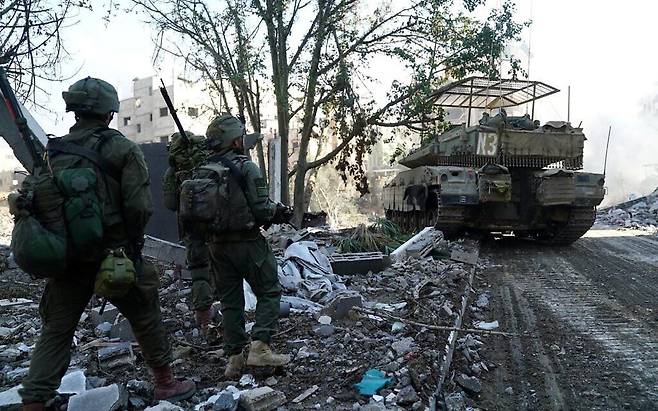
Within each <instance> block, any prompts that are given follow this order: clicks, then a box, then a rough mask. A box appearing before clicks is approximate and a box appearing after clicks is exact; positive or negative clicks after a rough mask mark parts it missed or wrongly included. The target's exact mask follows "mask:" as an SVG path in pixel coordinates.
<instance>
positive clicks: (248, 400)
mask: <svg viewBox="0 0 658 411" xmlns="http://www.w3.org/2000/svg"><path fill="white" fill-rule="evenodd" d="M285 403H286V396H285V395H284V394H283V393H282V392H281V391H276V390H273V389H272V388H270V387H258V388H254V389H253V390H249V391H245V392H243V393H242V394H241V395H240V405H241V406H242V407H243V408H244V409H245V410H246V411H270V410H274V409H276V408H277V407H279V406H281V405H283V404H285Z"/></svg>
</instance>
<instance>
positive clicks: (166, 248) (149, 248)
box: [142, 235, 185, 267]
mask: <svg viewBox="0 0 658 411" xmlns="http://www.w3.org/2000/svg"><path fill="white" fill-rule="evenodd" d="M142 253H143V254H144V255H145V256H147V257H150V258H152V259H154V260H156V261H160V262H163V263H167V264H174V265H176V266H178V267H184V266H185V247H183V246H182V245H180V244H176V243H172V242H169V241H165V240H161V239H159V238H156V237H151V236H148V235H146V236H144V248H143V250H142Z"/></svg>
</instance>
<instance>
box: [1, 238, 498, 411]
mask: <svg viewBox="0 0 658 411" xmlns="http://www.w3.org/2000/svg"><path fill="white" fill-rule="evenodd" d="M344 238H345V235H344V234H343V233H339V232H331V233H330V232H327V231H322V230H313V231H311V232H309V231H306V230H303V231H292V230H291V231H290V232H287V233H283V232H281V231H277V232H270V235H269V240H270V241H271V243H272V245H273V248H274V249H275V252H276V254H277V256H278V258H279V260H280V261H279V262H280V272H279V275H280V278H281V282H282V285H283V288H284V290H285V295H284V297H283V299H282V300H283V302H284V304H282V310H281V315H282V318H281V321H280V328H279V333H278V334H276V335H275V336H274V339H273V341H272V345H273V349H274V350H276V351H278V352H284V353H290V354H291V356H292V358H293V359H292V362H291V364H290V365H289V366H288V367H286V368H285V369H257V368H247V369H245V371H244V372H245V374H244V375H243V376H242V377H241V378H240V379H239V380H238V381H226V379H225V377H224V376H223V370H224V367H225V366H226V357H225V355H224V352H223V350H222V345H221V315H219V314H218V315H217V317H216V318H215V324H214V328H213V329H214V330H215V332H216V336H215V337H216V338H210V339H207V337H204V335H203V334H202V333H201V332H200V330H199V329H197V328H196V327H195V325H194V319H193V312H192V311H191V309H190V300H191V289H190V284H189V283H187V282H186V281H184V280H183V278H182V277H181V276H180V275H178V274H177V271H176V270H177V267H175V266H174V264H161V265H159V270H160V272H161V273H162V275H161V282H162V284H161V288H160V296H161V304H162V314H163V321H164V323H165V326H166V327H167V329H168V330H169V332H170V335H171V337H172V341H173V355H174V359H175V360H174V362H173V364H172V367H173V369H174V372H175V373H176V374H177V375H180V376H188V377H191V378H192V379H193V380H194V381H195V382H196V383H197V387H198V391H197V393H196V394H195V396H194V397H192V398H191V399H190V400H188V401H184V402H181V403H178V404H169V403H165V402H161V403H160V404H156V403H154V402H153V400H152V398H153V386H152V384H151V376H150V374H149V371H148V368H147V367H146V365H145V363H144V361H143V358H142V356H141V352H140V349H139V346H138V345H137V344H136V343H135V342H134V341H135V339H134V335H133V334H132V330H131V329H130V325H129V324H128V323H127V321H126V320H125V318H123V317H122V316H121V314H120V313H118V310H117V309H116V308H115V307H113V306H112V305H111V304H108V305H107V306H106V307H105V309H104V311H102V312H101V310H100V306H101V302H100V301H92V303H91V304H90V307H89V308H88V309H87V310H86V311H85V313H84V314H83V318H82V320H81V323H80V326H79V327H78V329H77V331H76V334H75V341H74V346H75V347H74V349H73V350H72V360H71V368H70V373H71V374H72V373H73V372H77V373H78V374H76V375H77V376H78V377H76V378H78V380H79V381H80V379H81V377H80V376H82V377H83V378H84V384H83V385H84V389H82V388H80V389H78V390H77V391H76V392H75V393H72V392H70V390H69V391H67V390H66V389H63V390H62V389H61V390H60V391H59V392H60V396H59V397H58V398H57V399H56V401H58V404H68V409H69V410H75V409H84V407H85V406H86V405H85V404H89V403H94V404H95V407H96V408H94V409H98V410H99V411H103V410H115V409H130V410H133V409H136V410H141V409H149V410H179V409H183V410H235V409H237V408H238V406H239V407H241V408H242V409H247V410H266V409H267V410H269V409H275V408H276V407H278V406H282V405H283V406H284V407H285V408H287V409H310V408H314V409H346V410H352V409H355V410H357V409H362V410H384V409H388V410H395V409H413V410H424V409H427V407H428V406H429V404H430V399H431V397H432V395H433V394H434V392H435V390H436V387H437V383H438V378H439V373H440V368H441V364H442V361H443V356H444V352H445V351H444V348H445V345H446V340H447V338H448V335H449V334H450V331H449V330H448V329H444V328H441V327H451V326H453V324H455V320H456V318H457V317H458V316H459V315H460V314H459V313H460V310H461V304H462V295H463V292H464V289H465V288H467V287H466V286H467V284H468V278H469V275H470V274H469V273H470V270H471V267H472V266H471V265H469V264H467V263H465V262H461V261H463V260H464V259H463V258H461V257H460V258H456V259H451V255H456V256H462V257H463V256H464V255H468V253H469V252H471V251H472V248H473V245H471V244H467V243H454V242H448V241H445V240H441V239H440V238H438V237H437V238H433V239H432V244H434V245H435V248H434V250H433V251H432V252H431V253H430V254H429V255H427V256H425V257H421V256H420V255H419V254H416V253H410V254H409V255H407V256H406V257H405V258H400V259H399V260H396V261H394V262H393V263H390V262H389V264H388V265H387V264H386V261H388V257H387V256H385V255H382V254H377V255H375V254H376V253H362V254H360V253H352V254H345V255H343V256H342V257H341V258H337V257H336V256H335V252H336V250H337V246H338V244H339V243H340V241H341V240H342V239H344ZM332 256H334V257H332ZM457 260H459V261H457ZM368 264H371V270H367V268H368ZM333 266H336V267H338V266H340V272H341V273H342V274H336V273H334V270H333ZM384 267H385V268H384ZM382 268H383V269H382ZM8 274H9V275H11V276H14V277H13V279H12V281H11V286H10V287H5V288H12V289H14V291H13V292H11V293H10V295H5V294H3V295H2V297H4V298H8V297H11V298H13V299H11V300H0V305H2V302H3V301H6V302H5V303H4V304H5V305H4V306H3V311H2V312H3V314H2V316H1V317H0V378H1V380H0V391H3V392H2V393H0V409H3V407H8V406H9V405H10V404H16V401H17V398H18V397H17V393H16V390H17V387H18V385H19V384H20V381H21V379H22V378H23V377H24V376H25V374H26V373H27V367H28V366H29V360H30V353H31V351H32V350H33V348H34V344H35V343H36V339H37V337H38V335H39V328H40V319H39V316H38V303H37V302H38V298H39V296H40V293H41V291H42V288H43V282H34V281H32V280H31V279H30V278H29V276H27V275H26V274H24V273H22V272H20V270H17V269H15V268H12V269H10V270H9V271H8ZM4 278H7V277H6V276H5V277H4ZM19 284H24V285H23V286H20V285H19ZM246 291H247V293H249V292H250V290H248V288H247V287H246ZM3 293H6V292H3ZM18 298H22V299H18ZM482 298H485V297H482ZM246 300H247V306H249V304H250V303H249V297H247V298H246ZM478 302H479V303H482V304H484V303H483V302H482V301H480V300H478ZM248 308H249V307H248ZM482 319H483V320H484V319H486V318H484V316H483V317H482ZM251 326H253V312H247V330H250V328H251ZM460 336H461V334H460ZM480 344H482V341H481V339H480V337H479V336H478V335H471V334H468V335H465V336H464V337H463V338H462V339H461V340H459V344H458V348H457V349H458V350H459V351H460V352H463V353H464V354H463V357H464V358H470V360H469V361H470V362H469V365H468V368H467V369H463V367H462V368H461V369H460V370H459V372H458V373H457V375H456V376H455V377H454V378H453V379H451V385H450V387H449V388H450V390H451V391H453V390H455V391H456V392H457V394H455V395H461V396H462V397H461V398H462V400H463V401H467V398H468V396H472V395H477V390H476V389H474V388H475V387H477V381H475V380H474V378H477V375H479V374H478V373H482V372H486V370H487V369H489V364H487V363H486V362H484V361H483V360H482V359H479V358H478V356H477V355H478V354H477V350H478V347H479V345H480ZM462 374H463V378H462ZM71 378H72V377H71ZM79 381H78V382H79ZM467 387H468V388H467ZM101 405H102V406H101ZM80 407H82V408H80ZM98 407H100V408H98Z"/></svg>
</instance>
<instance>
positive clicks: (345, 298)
mask: <svg viewBox="0 0 658 411" xmlns="http://www.w3.org/2000/svg"><path fill="white" fill-rule="evenodd" d="M353 307H363V297H361V294H359V293H357V292H355V291H346V292H342V293H340V294H338V295H336V296H335V297H334V298H332V299H331V300H330V301H329V302H328V303H327V305H326V306H325V307H324V308H323V309H322V310H321V314H323V315H328V316H329V317H331V318H335V319H342V318H345V317H347V314H348V313H349V312H350V310H351V309H352V308H353Z"/></svg>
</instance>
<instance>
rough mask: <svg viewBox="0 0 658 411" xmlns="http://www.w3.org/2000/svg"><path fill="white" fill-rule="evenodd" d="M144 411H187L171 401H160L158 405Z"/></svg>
mask: <svg viewBox="0 0 658 411" xmlns="http://www.w3.org/2000/svg"><path fill="white" fill-rule="evenodd" d="M144 411H185V410H184V409H183V408H181V407H179V406H178V405H174V404H172V403H170V402H169V401H160V402H159V403H158V404H157V405H154V406H152V407H148V408H146V409H145V410H144Z"/></svg>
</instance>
